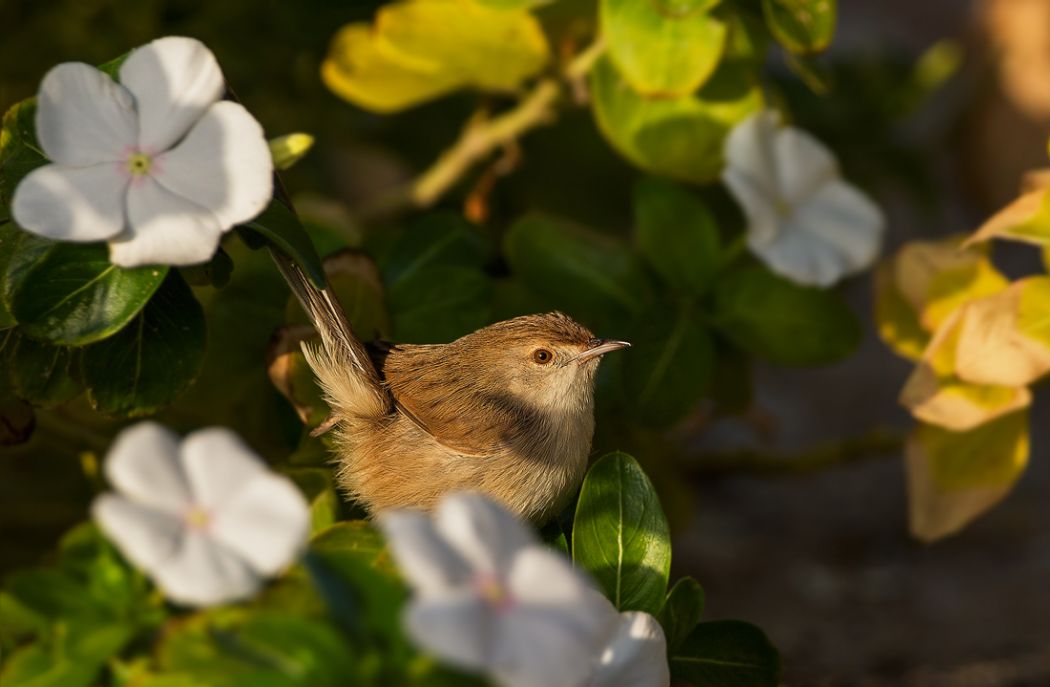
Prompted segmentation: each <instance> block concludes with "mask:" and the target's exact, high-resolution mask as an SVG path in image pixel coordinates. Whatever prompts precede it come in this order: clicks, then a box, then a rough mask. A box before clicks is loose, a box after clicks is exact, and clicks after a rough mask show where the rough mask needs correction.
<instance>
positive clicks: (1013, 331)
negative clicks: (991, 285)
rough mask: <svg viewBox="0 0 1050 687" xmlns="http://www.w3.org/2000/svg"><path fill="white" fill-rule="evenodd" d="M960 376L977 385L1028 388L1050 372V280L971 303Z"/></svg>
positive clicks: (1024, 283)
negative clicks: (1026, 386) (1025, 386)
mask: <svg viewBox="0 0 1050 687" xmlns="http://www.w3.org/2000/svg"><path fill="white" fill-rule="evenodd" d="M955 368H956V374H957V375H958V376H959V377H960V378H961V379H964V380H966V381H967V382H971V383H975V384H999V385H1006V386H1024V385H1027V384H1031V383H1032V382H1034V381H1035V380H1036V379H1038V378H1039V377H1042V376H1043V375H1044V374H1046V373H1047V372H1048V371H1050V277H1029V278H1028V279H1022V280H1021V281H1019V282H1016V283H1015V284H1013V285H1012V286H1011V287H1010V288H1009V289H1007V290H1006V291H1002V292H1000V293H998V294H995V295H992V296H988V297H986V298H982V299H979V300H976V301H973V302H971V303H969V304H968V305H967V306H966V310H965V314H964V316H963V319H962V325H961V328H960V332H959V342H958V346H957V349H956V360H955Z"/></svg>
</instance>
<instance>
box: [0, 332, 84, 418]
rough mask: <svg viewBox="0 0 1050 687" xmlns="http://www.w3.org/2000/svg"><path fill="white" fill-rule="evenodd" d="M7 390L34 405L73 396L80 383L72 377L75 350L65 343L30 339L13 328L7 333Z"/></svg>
mask: <svg viewBox="0 0 1050 687" xmlns="http://www.w3.org/2000/svg"><path fill="white" fill-rule="evenodd" d="M10 339H12V340H11V341H10V342H9V343H8V342H6V341H5V345H4V348H5V349H6V348H7V346H11V353H10V357H9V358H8V359H7V361H6V362H7V364H8V365H10V375H11V390H12V391H14V393H15V395H16V396H18V397H19V398H21V399H24V400H26V401H29V402H30V403H32V404H33V405H35V406H40V407H44V408H50V407H52V406H56V405H60V404H62V403H65V402H66V401H70V400H72V399H73V398H76V396H77V395H79V394H80V392H81V391H82V390H83V386H82V385H81V384H80V383H79V382H78V381H77V380H76V379H74V378H73V376H72V374H71V373H72V370H73V368H74V365H75V364H76V362H77V361H76V354H75V352H74V351H73V350H72V349H69V348H66V347H65V346H52V345H50V344H46V343H43V342H40V341H33V340H32V339H29V338H26V337H24V336H18V334H17V333H16V332H14V331H13V332H12V333H11V334H10Z"/></svg>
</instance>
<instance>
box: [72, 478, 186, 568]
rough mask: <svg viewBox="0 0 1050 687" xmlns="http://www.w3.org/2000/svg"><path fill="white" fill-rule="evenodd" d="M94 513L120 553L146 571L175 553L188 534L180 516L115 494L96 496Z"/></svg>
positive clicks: (92, 507) (96, 520) (96, 519)
mask: <svg viewBox="0 0 1050 687" xmlns="http://www.w3.org/2000/svg"><path fill="white" fill-rule="evenodd" d="M91 516H92V517H93V518H94V519H95V522H97V523H98V525H99V527H100V528H101V529H102V531H103V532H105V533H106V536H107V537H109V539H110V540H111V541H112V542H113V543H114V544H116V545H117V548H118V549H120V551H121V553H123V554H124V556H125V557H127V558H128V560H130V561H131V562H132V563H134V564H135V565H136V566H138V567H139V568H142V569H143V570H146V571H147V572H152V571H154V570H156V569H157V568H158V567H160V566H161V565H162V564H163V563H164V561H166V560H167V559H168V558H169V557H170V556H171V555H172V554H173V553H175V551H177V550H178V548H179V545H180V544H181V541H182V537H183V536H184V534H185V527H184V524H183V521H182V519H181V518H179V517H178V516H176V515H174V514H172V513H168V512H164V511H161V510H158V509H156V508H152V507H150V506H146V505H143V504H141V503H137V502H135V501H131V500H129V499H126V498H123V497H121V496H117V495H115V494H103V495H101V496H99V497H98V498H96V499H95V501H94V503H92V504H91Z"/></svg>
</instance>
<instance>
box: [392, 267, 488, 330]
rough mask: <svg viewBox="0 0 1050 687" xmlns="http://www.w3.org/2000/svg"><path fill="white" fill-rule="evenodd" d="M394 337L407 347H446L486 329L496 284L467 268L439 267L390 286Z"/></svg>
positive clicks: (419, 272) (418, 273)
mask: <svg viewBox="0 0 1050 687" xmlns="http://www.w3.org/2000/svg"><path fill="white" fill-rule="evenodd" d="M389 296H390V297H389V303H390V314H391V317H392V318H393V323H394V337H395V339H396V340H397V341H402V342H405V343H445V342H448V341H452V340H453V339H456V338H459V337H460V336H463V335H464V334H469V333H470V332H472V331H474V330H476V329H479V328H480V327H483V326H484V325H485V324H486V322H487V320H488V315H489V311H490V309H491V301H492V280H491V279H489V278H488V277H487V276H486V275H485V274H483V273H482V272H480V271H478V270H476V269H471V268H464V267H450V266H437V267H431V268H428V269H423V270H420V271H418V272H413V273H412V274H411V275H410V276H408V277H405V278H403V279H399V280H398V281H396V282H394V283H393V284H391V285H390V294H389Z"/></svg>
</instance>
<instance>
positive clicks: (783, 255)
mask: <svg viewBox="0 0 1050 687" xmlns="http://www.w3.org/2000/svg"><path fill="white" fill-rule="evenodd" d="M748 245H749V246H750V248H751V252H752V253H754V254H755V255H757V256H758V257H759V258H760V259H761V260H762V262H764V263H766V265H767V266H768V267H769V269H771V270H772V271H773V272H775V273H777V274H779V275H780V276H782V277H786V278H787V279H790V280H791V281H793V282H795V283H796V284H803V285H807V286H830V285H832V284H834V283H835V282H836V281H838V280H839V279H840V278H841V277H842V275H843V273H844V268H843V259H842V256H841V255H840V254H839V253H838V252H837V251H836V249H835V248H834V247H833V246H832V245H831V244H829V243H827V242H825V241H822V240H820V239H819V238H816V237H814V236H813V235H812V234H810V233H808V232H805V231H800V230H799V229H798V228H797V227H795V226H788V227H785V229H784V230H783V231H781V232H780V233H779V234H778V235H777V237H776V239H774V240H773V241H772V242H771V243H766V244H761V245H756V244H755V243H753V242H749V243H748Z"/></svg>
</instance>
